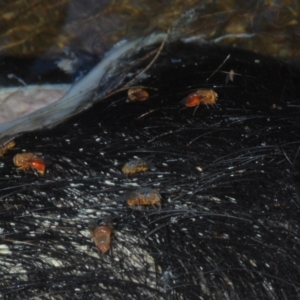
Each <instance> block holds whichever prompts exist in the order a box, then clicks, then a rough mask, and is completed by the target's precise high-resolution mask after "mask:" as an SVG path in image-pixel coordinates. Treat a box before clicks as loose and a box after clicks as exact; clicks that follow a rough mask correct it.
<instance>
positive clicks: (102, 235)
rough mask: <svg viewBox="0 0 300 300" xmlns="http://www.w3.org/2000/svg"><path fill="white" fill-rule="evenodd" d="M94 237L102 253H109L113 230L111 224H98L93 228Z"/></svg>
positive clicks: (92, 234)
mask: <svg viewBox="0 0 300 300" xmlns="http://www.w3.org/2000/svg"><path fill="white" fill-rule="evenodd" d="M91 236H92V239H93V241H94V243H95V245H96V247H97V249H98V250H99V251H100V252H101V253H103V254H104V253H107V252H108V251H109V249H110V243H111V239H112V230H111V228H110V227H109V226H106V225H103V226H98V227H96V228H95V229H94V230H91Z"/></svg>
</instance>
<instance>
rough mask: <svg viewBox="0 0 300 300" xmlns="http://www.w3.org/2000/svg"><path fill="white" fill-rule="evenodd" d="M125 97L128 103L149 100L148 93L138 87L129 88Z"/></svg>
mask: <svg viewBox="0 0 300 300" xmlns="http://www.w3.org/2000/svg"><path fill="white" fill-rule="evenodd" d="M127 95H128V99H129V100H130V101H145V100H147V99H148V98H149V93H148V92H147V91H146V90H144V89H142V88H140V87H132V88H130V89H129V90H128V92H127Z"/></svg>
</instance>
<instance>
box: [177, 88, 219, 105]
mask: <svg viewBox="0 0 300 300" xmlns="http://www.w3.org/2000/svg"><path fill="white" fill-rule="evenodd" d="M217 99H218V94H217V93H216V92H215V91H214V90H198V91H196V92H194V93H191V94H189V95H188V96H187V97H186V98H185V99H183V101H182V102H183V103H184V105H185V106H187V107H195V106H198V105H201V104H205V105H209V104H215V103H216V101H217Z"/></svg>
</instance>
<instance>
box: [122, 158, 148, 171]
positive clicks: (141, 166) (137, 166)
mask: <svg viewBox="0 0 300 300" xmlns="http://www.w3.org/2000/svg"><path fill="white" fill-rule="evenodd" d="M148 170H149V165H148V163H147V162H146V161H145V160H143V159H139V158H138V159H133V160H131V161H129V162H128V163H126V164H125V165H124V167H123V168H122V172H123V174H125V175H129V174H135V173H140V172H146V171H148Z"/></svg>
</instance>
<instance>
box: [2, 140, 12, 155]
mask: <svg viewBox="0 0 300 300" xmlns="http://www.w3.org/2000/svg"><path fill="white" fill-rule="evenodd" d="M15 145H16V143H15V141H10V142H8V143H7V144H5V145H4V146H2V147H1V148H0V157H2V156H3V155H4V154H5V153H6V152H7V151H9V150H10V149H12V148H13V147H14V146H15Z"/></svg>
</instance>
